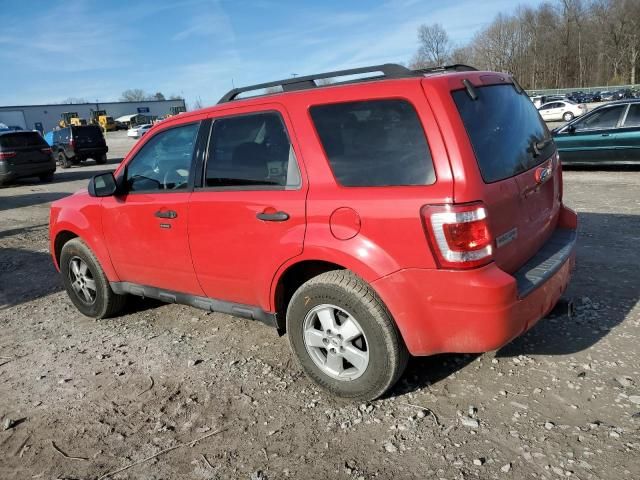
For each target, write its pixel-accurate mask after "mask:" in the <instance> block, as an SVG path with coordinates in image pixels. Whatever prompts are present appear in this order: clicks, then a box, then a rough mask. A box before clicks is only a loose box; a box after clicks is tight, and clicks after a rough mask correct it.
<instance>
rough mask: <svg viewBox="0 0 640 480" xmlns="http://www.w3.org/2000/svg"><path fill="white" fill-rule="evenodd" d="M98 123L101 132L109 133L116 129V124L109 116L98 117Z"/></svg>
mask: <svg viewBox="0 0 640 480" xmlns="http://www.w3.org/2000/svg"><path fill="white" fill-rule="evenodd" d="M98 123H99V124H100V128H102V131H103V132H111V131H113V130H115V129H116V122H115V121H114V120H113V117H111V116H109V115H100V116H99V117H98Z"/></svg>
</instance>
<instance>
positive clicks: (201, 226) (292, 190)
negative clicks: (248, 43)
mask: <svg viewBox="0 0 640 480" xmlns="http://www.w3.org/2000/svg"><path fill="white" fill-rule="evenodd" d="M262 108H263V109H264V111H260V112H255V110H254V111H253V112H252V113H247V114H236V115H229V113H226V116H221V117H217V118H213V124H212V127H211V129H212V130H211V137H210V140H209V150H208V155H207V159H206V165H205V169H204V175H203V176H204V178H203V179H202V185H201V187H200V188H198V187H196V188H195V190H194V193H193V195H192V198H191V207H190V214H189V238H190V245H191V254H192V257H193V263H194V266H195V269H196V273H197V275H198V280H199V281H200V285H202V288H203V290H204V291H205V293H206V294H207V296H209V297H211V298H215V299H219V300H224V301H228V302H234V303H240V304H245V305H252V306H260V307H262V308H263V309H265V310H266V309H268V308H269V296H268V295H267V294H265V291H267V292H268V289H269V285H270V284H271V280H272V279H273V277H274V275H275V273H276V272H277V270H278V268H279V267H280V266H282V264H284V263H285V262H286V261H287V260H288V259H290V258H292V257H295V256H296V255H299V254H300V253H301V252H302V246H303V241H304V234H305V227H306V221H305V196H306V190H307V185H306V182H305V181H304V179H303V176H302V175H301V173H300V172H301V170H300V168H299V162H298V161H297V160H296V153H295V152H294V148H293V145H292V142H291V140H290V139H291V138H292V136H291V132H292V131H291V129H290V128H287V127H286V126H285V121H286V120H285V119H286V114H285V112H284V111H282V110H280V107H278V106H273V107H271V106H269V105H265V106H262ZM298 158H299V155H298Z"/></svg>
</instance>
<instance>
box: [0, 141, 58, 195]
mask: <svg viewBox="0 0 640 480" xmlns="http://www.w3.org/2000/svg"><path fill="white" fill-rule="evenodd" d="M55 170H56V162H55V160H54V159H53V156H52V155H51V148H50V147H49V145H48V144H47V142H45V141H44V138H42V135H40V133H39V132H36V131H27V130H2V131H0V185H4V184H6V183H9V182H11V181H12V180H15V179H17V178H23V177H39V178H40V180H42V181H43V182H50V181H51V180H53V174H54V172H55Z"/></svg>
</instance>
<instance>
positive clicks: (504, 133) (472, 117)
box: [452, 84, 555, 183]
mask: <svg viewBox="0 0 640 480" xmlns="http://www.w3.org/2000/svg"><path fill="white" fill-rule="evenodd" d="M476 91H477V94H478V98H477V99H476V100H472V99H471V97H470V96H469V94H468V93H467V91H466V90H457V91H455V92H453V93H452V95H453V100H454V102H455V103H456V106H457V107H458V112H460V116H461V117H462V122H463V123H464V126H465V128H466V130H467V134H468V135H469V140H470V141H471V145H472V146H473V150H474V152H475V154H476V159H477V161H478V166H479V168H480V173H481V174H482V178H483V179H484V181H485V182H487V183H491V182H497V181H499V180H503V179H505V178H509V177H512V176H515V175H517V174H519V173H521V172H524V171H525V170H528V169H530V168H533V167H535V166H536V165H538V164H539V163H541V162H542V161H543V160H546V159H547V158H549V157H550V156H551V155H552V154H553V151H554V149H555V146H554V144H553V141H552V139H551V134H550V133H549V130H548V129H547V126H546V124H545V123H544V121H543V120H542V118H541V117H540V114H539V113H538V111H537V110H536V107H534V106H533V104H532V103H531V102H530V101H529V99H528V98H527V96H526V95H524V94H519V93H518V92H516V90H515V88H514V87H513V85H511V84H509V85H491V86H486V87H477V88H476Z"/></svg>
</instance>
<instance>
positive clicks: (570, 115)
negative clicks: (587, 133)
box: [562, 112, 574, 122]
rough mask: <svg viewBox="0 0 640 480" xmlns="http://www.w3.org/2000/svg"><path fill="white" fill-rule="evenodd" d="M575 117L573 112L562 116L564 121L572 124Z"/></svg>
mask: <svg viewBox="0 0 640 480" xmlns="http://www.w3.org/2000/svg"><path fill="white" fill-rule="evenodd" d="M573 116H574V115H573V113H571V112H566V113H565V114H564V115H563V116H562V119H563V120H564V121H565V122H570V121H571V120H573Z"/></svg>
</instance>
